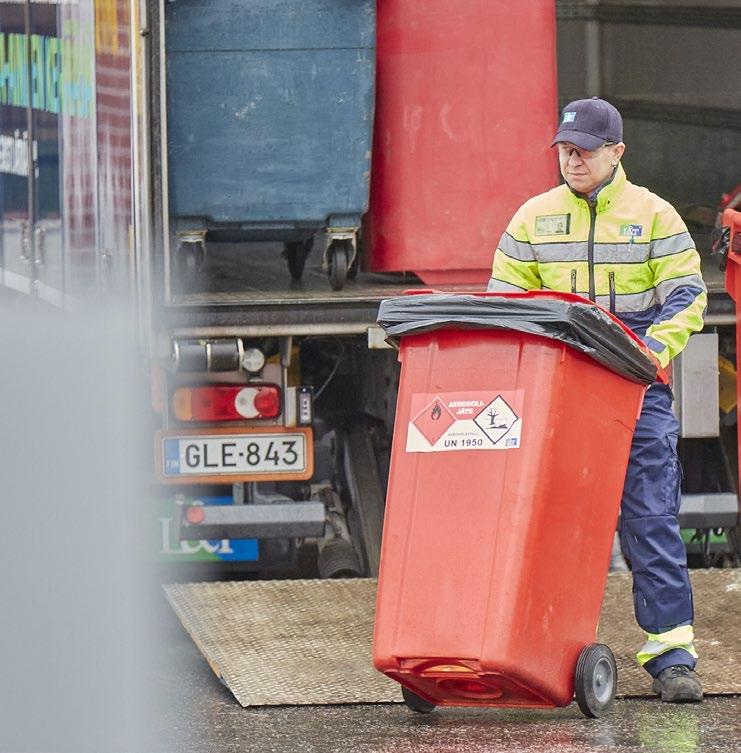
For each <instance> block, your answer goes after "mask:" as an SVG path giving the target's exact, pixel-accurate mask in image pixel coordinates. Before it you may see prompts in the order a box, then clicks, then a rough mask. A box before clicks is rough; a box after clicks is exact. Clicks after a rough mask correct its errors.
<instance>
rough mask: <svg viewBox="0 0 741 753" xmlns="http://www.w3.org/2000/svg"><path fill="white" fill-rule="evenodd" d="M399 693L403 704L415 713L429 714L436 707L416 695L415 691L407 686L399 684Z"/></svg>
mask: <svg viewBox="0 0 741 753" xmlns="http://www.w3.org/2000/svg"><path fill="white" fill-rule="evenodd" d="M401 694H402V696H403V697H404V704H405V705H406V707H407V708H408V709H411V710H412V711H414V712H416V713H417V714H429V713H430V712H431V711H434V710H435V709H436V708H437V707H436V706H435V704H434V703H430V702H429V701H425V699H424V698H422V697H420V696H418V695H417V694H416V693H414V692H413V691H411V690H409V688H405V687H404V686H403V685H402V686H401Z"/></svg>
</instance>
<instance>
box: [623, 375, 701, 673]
mask: <svg viewBox="0 0 741 753" xmlns="http://www.w3.org/2000/svg"><path fill="white" fill-rule="evenodd" d="M672 400H673V396H672V392H671V390H670V389H669V387H667V386H665V385H663V384H659V383H654V384H653V385H651V387H650V388H649V389H648V391H647V392H646V397H645V400H644V402H643V410H642V411H641V415H640V417H639V419H638V423H637V425H636V430H635V435H634V437H633V445H632V447H631V450H630V460H629V463H628V470H627V473H626V476H625V487H624V490H623V500H622V504H621V518H620V541H621V544H622V547H623V552H624V553H625V555H626V557H627V558H628V559H629V560H630V564H631V567H632V570H633V599H634V603H635V615H636V620H637V621H638V624H639V625H640V626H641V627H642V628H643V629H644V630H645V631H646V632H647V633H663V632H666V631H668V630H671V629H672V628H675V627H678V626H680V625H691V624H692V619H693V616H694V614H693V604H692V589H691V586H690V582H689V577H688V575H687V555H686V551H685V547H684V543H683V542H682V539H681V537H680V534H679V522H678V520H677V514H678V513H679V504H680V500H681V490H680V486H681V481H682V470H681V467H680V465H679V458H678V457H677V439H678V436H679V422H678V421H677V418H676V416H675V415H674V413H673V412H672ZM674 664H684V665H686V666H688V667H692V668H694V666H695V658H694V657H693V656H692V655H691V654H690V653H689V652H687V651H685V650H683V649H677V648H675V649H671V650H669V651H667V652H666V653H664V654H660V655H659V656H657V657H656V658H655V659H651V661H649V662H648V663H647V664H645V665H644V668H645V669H646V670H647V671H648V672H650V673H651V675H653V676H654V677H656V676H657V675H658V674H659V673H660V672H661V671H662V670H664V669H666V667H669V666H672V665H674Z"/></svg>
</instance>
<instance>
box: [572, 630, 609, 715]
mask: <svg viewBox="0 0 741 753" xmlns="http://www.w3.org/2000/svg"><path fill="white" fill-rule="evenodd" d="M574 690H575V692H576V702H577V703H578V704H579V708H580V709H581V712H582V714H584V716H589V717H592V718H593V719H596V718H598V717H600V716H603V715H604V714H606V713H607V712H608V711H609V710H610V708H612V704H613V703H614V701H615V692H616V690H617V665H616V664H615V657H614V656H613V654H612V651H610V649H609V648H608V647H607V646H605V645H604V644H603V643H592V644H590V645H589V646H586V647H585V648H584V649H583V650H582V652H581V654H580V655H579V661H578V662H577V663H576V674H575V678H574Z"/></svg>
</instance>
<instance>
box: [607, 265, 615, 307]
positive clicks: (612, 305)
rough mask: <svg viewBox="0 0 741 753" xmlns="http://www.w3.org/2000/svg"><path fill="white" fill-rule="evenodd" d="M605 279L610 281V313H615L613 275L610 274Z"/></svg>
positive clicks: (612, 273)
mask: <svg viewBox="0 0 741 753" xmlns="http://www.w3.org/2000/svg"><path fill="white" fill-rule="evenodd" d="M607 279H608V280H609V281H610V313H611V314H614V313H615V273H614V272H610V273H609V274H608V275H607Z"/></svg>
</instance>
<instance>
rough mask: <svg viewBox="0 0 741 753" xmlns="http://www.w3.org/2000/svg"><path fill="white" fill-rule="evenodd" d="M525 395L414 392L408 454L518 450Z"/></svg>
mask: <svg viewBox="0 0 741 753" xmlns="http://www.w3.org/2000/svg"><path fill="white" fill-rule="evenodd" d="M523 396H524V390H510V391H507V392H436V393H419V392H417V393H414V394H412V406H411V416H412V419H411V421H410V422H409V426H408V429H407V444H406V451H407V452H456V451H461V450H513V449H516V448H517V447H519V446H520V440H521V434H522V404H523Z"/></svg>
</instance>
